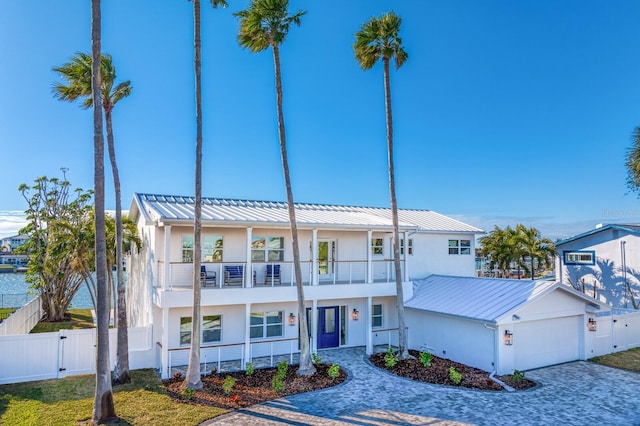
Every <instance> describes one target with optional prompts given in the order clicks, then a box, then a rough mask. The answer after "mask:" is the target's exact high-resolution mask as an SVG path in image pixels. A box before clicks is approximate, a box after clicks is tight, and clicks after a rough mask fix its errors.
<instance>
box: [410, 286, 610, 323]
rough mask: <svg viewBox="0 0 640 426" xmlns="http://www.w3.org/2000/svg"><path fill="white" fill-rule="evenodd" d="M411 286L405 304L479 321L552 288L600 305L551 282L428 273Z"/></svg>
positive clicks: (494, 319)
mask: <svg viewBox="0 0 640 426" xmlns="http://www.w3.org/2000/svg"><path fill="white" fill-rule="evenodd" d="M414 286H415V290H414V296H413V297H412V298H411V299H410V300H408V301H407V302H405V307H407V308H412V309H417V310H422V311H429V312H434V313H439V314H443V315H451V316H457V317H463V318H469V319H473V320H478V321H488V322H497V321H498V320H499V319H500V318H502V317H504V316H505V315H508V314H509V313H510V312H512V311H514V310H516V309H517V308H521V307H523V306H525V305H527V304H529V303H531V302H533V301H534V300H538V299H540V298H541V297H544V296H545V295H547V294H549V293H551V292H553V291H564V292H567V293H569V294H571V295H573V296H574V297H578V298H580V299H582V300H583V301H584V302H586V303H589V304H591V305H593V306H598V307H599V306H600V305H601V304H600V303H599V302H597V301H595V300H592V299H590V298H588V297H586V296H584V295H583V294H581V293H579V292H577V291H575V290H573V289H572V288H570V287H568V286H566V285H563V284H561V283H554V282H552V281H540V280H512V279H502V278H473V277H450V276H442V275H431V276H429V277H427V278H425V279H423V280H416V281H414Z"/></svg>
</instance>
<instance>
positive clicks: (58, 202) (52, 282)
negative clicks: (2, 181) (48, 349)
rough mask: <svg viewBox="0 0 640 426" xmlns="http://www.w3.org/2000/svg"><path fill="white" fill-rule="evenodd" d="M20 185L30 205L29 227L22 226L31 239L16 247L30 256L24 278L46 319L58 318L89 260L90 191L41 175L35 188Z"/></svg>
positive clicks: (90, 257) (81, 279) (82, 277)
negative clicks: (36, 297)
mask: <svg viewBox="0 0 640 426" xmlns="http://www.w3.org/2000/svg"><path fill="white" fill-rule="evenodd" d="M64 171H66V170H65V169H63V172H64ZM18 189H19V191H21V192H22V196H23V197H24V198H25V200H26V201H27V203H28V205H29V208H28V209H27V210H26V211H25V213H26V214H27V221H28V223H27V226H25V227H24V228H23V229H21V230H20V233H21V234H24V235H27V236H28V237H29V238H28V240H27V241H26V242H25V243H24V244H23V245H22V246H21V247H20V250H21V251H22V252H23V253H27V254H29V255H30V257H29V265H28V270H27V273H26V277H25V281H27V282H28V283H30V284H31V287H32V288H34V289H35V290H37V291H38V294H39V295H40V296H41V298H42V309H43V310H44V318H45V319H46V320H47V321H62V320H63V319H64V315H65V312H66V311H67V308H68V307H69V304H70V303H71V300H72V299H73V296H74V295H75V294H76V292H77V291H78V289H79V288H80V286H81V285H82V283H83V282H84V277H85V274H84V270H85V269H86V268H87V263H86V262H87V260H88V261H92V260H93V255H92V254H90V252H92V247H88V246H87V241H91V242H92V241H93V238H92V237H91V238H90V239H87V238H86V237H87V235H86V234H85V231H86V227H85V222H86V220H87V218H88V217H89V216H90V212H91V210H92V207H93V206H92V205H91V204H90V201H91V196H92V192H90V191H88V192H85V191H83V190H82V189H81V188H77V189H75V190H74V191H73V192H72V191H71V184H70V183H69V182H68V181H67V179H66V176H64V177H63V178H62V179H58V178H51V179H49V178H47V177H46V176H42V177H39V178H37V179H36V180H35V184H34V185H33V186H27V185H26V184H22V185H20V187H19V188H18Z"/></svg>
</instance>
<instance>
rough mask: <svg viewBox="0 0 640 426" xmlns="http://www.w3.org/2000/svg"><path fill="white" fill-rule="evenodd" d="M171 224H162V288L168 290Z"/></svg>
mask: <svg viewBox="0 0 640 426" xmlns="http://www.w3.org/2000/svg"><path fill="white" fill-rule="evenodd" d="M170 255H171V225H165V226H164V280H163V281H162V289H163V290H169V287H170V285H169V281H170V280H171V256H170Z"/></svg>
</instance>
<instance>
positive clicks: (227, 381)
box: [222, 376, 236, 395]
mask: <svg viewBox="0 0 640 426" xmlns="http://www.w3.org/2000/svg"><path fill="white" fill-rule="evenodd" d="M235 384H236V379H235V378H233V377H231V376H227V377H225V378H224V382H223V383H222V390H223V391H224V393H225V395H229V394H230V393H231V389H233V385H235Z"/></svg>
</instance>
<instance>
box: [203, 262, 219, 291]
mask: <svg viewBox="0 0 640 426" xmlns="http://www.w3.org/2000/svg"><path fill="white" fill-rule="evenodd" d="M200 283H201V286H202V287H206V286H207V285H209V284H213V286H214V287H215V286H216V272H215V271H212V272H209V271H207V267H206V266H205V265H201V266H200Z"/></svg>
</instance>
